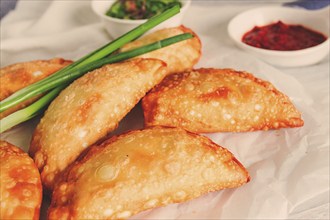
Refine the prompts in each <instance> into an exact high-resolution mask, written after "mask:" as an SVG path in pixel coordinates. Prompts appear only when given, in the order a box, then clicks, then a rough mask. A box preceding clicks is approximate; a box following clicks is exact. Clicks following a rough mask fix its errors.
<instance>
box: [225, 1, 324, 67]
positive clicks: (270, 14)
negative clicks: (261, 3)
mask: <svg viewBox="0 0 330 220" xmlns="http://www.w3.org/2000/svg"><path fill="white" fill-rule="evenodd" d="M279 20H281V21H282V22H284V23H286V24H300V25H303V26H304V27H307V28H310V29H312V30H314V31H317V32H320V33H322V34H324V35H325V36H326V37H328V39H327V40H326V41H325V42H323V43H321V44H319V45H316V46H314V47H310V48H306V49H301V50H295V51H276V50H267V49H261V48H257V47H253V46H250V45H247V44H245V43H243V42H242V37H243V35H244V34H245V33H246V32H248V31H250V30H251V29H252V28H253V27H255V26H264V25H267V24H271V23H274V22H277V21H279ZM228 33H229V36H230V37H231V38H232V40H233V41H234V42H235V43H236V45H237V46H238V47H240V48H241V49H243V50H245V51H247V52H249V53H251V54H253V55H255V56H257V57H258V58H260V59H262V60H264V61H266V62H268V63H270V64H273V65H276V66H282V67H297V66H307V65H312V64H315V63H318V62H320V61H321V60H322V59H324V58H325V57H326V56H327V55H328V53H329V7H327V8H325V9H322V10H317V11H308V10H305V9H300V8H288V7H281V6H278V7H277V6H273V7H261V8H256V9H252V10H248V11H245V12H243V13H241V14H239V15H237V16H236V17H234V18H233V19H232V20H231V21H230V22H229V25H228Z"/></svg>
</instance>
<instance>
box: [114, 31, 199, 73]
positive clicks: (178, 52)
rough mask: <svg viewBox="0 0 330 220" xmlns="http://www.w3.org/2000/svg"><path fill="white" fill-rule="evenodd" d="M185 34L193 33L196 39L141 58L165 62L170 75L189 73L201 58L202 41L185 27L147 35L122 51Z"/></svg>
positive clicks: (127, 45) (129, 44)
mask: <svg viewBox="0 0 330 220" xmlns="http://www.w3.org/2000/svg"><path fill="white" fill-rule="evenodd" d="M183 33H192V34H193V35H194V38H192V39H189V40H185V41H182V42H179V43H176V44H173V45H170V46H168V47H164V48H162V49H159V50H155V51H153V52H150V53H146V54H143V55H141V56H139V57H142V58H156V59H160V60H163V61H164V62H165V63H167V66H168V69H169V74H172V73H179V72H183V71H188V70H191V69H192V68H193V66H194V65H195V64H196V63H197V62H198V60H199V59H200V57H201V41H200V39H199V37H198V36H197V35H196V34H195V33H194V32H193V31H192V30H191V29H189V28H186V27H184V26H179V27H172V28H165V29H161V30H158V31H155V32H153V33H151V34H147V35H146V36H144V37H141V38H139V39H138V40H135V41H133V42H131V43H128V44H126V45H125V46H123V47H122V48H121V50H120V51H121V52H123V51H127V50H131V49H135V48H137V47H140V46H143V45H147V44H150V43H153V42H155V41H159V40H163V39H165V38H169V37H173V36H175V35H178V34H183Z"/></svg>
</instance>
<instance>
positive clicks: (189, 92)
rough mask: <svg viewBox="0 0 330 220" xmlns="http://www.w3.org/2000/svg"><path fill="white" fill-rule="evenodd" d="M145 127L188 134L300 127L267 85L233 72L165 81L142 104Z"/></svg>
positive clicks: (192, 74)
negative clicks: (160, 127) (177, 128)
mask: <svg viewBox="0 0 330 220" xmlns="http://www.w3.org/2000/svg"><path fill="white" fill-rule="evenodd" d="M142 107H143V110H144V118H145V125H146V126H154V125H165V126H177V127H182V128H185V129H187V130H189V131H192V132H243V131H255V130H268V129H279V128H286V127H299V126H303V124H304V122H303V120H302V119H301V114H300V113H299V111H298V110H297V109H296V108H295V106H294V105H293V104H292V103H291V102H290V100H289V98H288V97H287V96H286V95H284V94H283V93H281V92H280V91H278V90H277V89H276V88H275V87H274V86H273V85H272V84H271V83H269V82H266V81H263V80H261V79H258V78H256V77H254V76H253V75H252V74H249V73H247V72H239V71H235V70H232V69H197V70H193V71H191V72H186V73H181V74H173V75H170V76H168V77H166V78H165V79H164V80H163V81H162V82H161V83H160V84H159V85H158V86H156V87H155V88H154V89H153V90H152V91H151V92H150V93H149V94H148V95H147V96H146V97H145V98H144V99H143V101H142Z"/></svg>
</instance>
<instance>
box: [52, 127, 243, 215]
mask: <svg viewBox="0 0 330 220" xmlns="http://www.w3.org/2000/svg"><path fill="white" fill-rule="evenodd" d="M247 181H249V175H248V172H247V171H246V169H245V168H244V167H243V166H242V165H241V164H240V163H239V162H238V161H237V160H236V159H235V158H234V156H233V155H232V154H231V153H230V152H229V151H228V150H226V149H225V148H222V147H220V146H218V145H216V144H215V143H213V142H212V141H211V140H209V139H208V138H206V137H203V136H199V135H196V134H193V133H189V132H186V131H184V130H183V129H179V128H164V127H153V128H148V129H145V130H139V131H131V132H129V133H126V134H123V135H120V136H118V137H113V138H111V139H109V140H106V141H105V142H103V143H101V144H100V145H95V146H93V147H91V148H90V150H89V151H88V153H87V154H86V155H84V156H82V157H81V158H80V159H79V160H77V161H76V162H75V163H74V164H73V165H71V166H70V167H69V168H68V169H67V170H66V171H65V172H64V174H63V176H62V177H61V180H60V181H59V182H58V183H57V184H56V187H55V189H54V192H53V195H52V202H51V206H50V208H49V213H48V217H49V219H126V218H128V217H130V216H132V215H134V214H136V213H138V212H141V211H143V210H147V209H151V208H155V207H159V206H164V205H168V204H171V203H179V202H184V201H187V200H191V199H193V198H196V197H198V196H200V195H202V194H205V193H208V192H211V191H216V190H221V189H224V188H232V187H238V186H241V185H242V184H244V183H246V182H247Z"/></svg>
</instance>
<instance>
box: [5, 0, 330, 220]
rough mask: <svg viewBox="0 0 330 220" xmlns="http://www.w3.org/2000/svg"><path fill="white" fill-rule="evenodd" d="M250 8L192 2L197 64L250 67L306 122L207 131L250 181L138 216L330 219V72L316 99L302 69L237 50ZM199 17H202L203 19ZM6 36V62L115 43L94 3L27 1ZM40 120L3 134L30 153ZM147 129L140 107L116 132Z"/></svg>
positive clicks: (188, 21)
mask: <svg viewBox="0 0 330 220" xmlns="http://www.w3.org/2000/svg"><path fill="white" fill-rule="evenodd" d="M38 3H39V2H38ZM251 7H256V5H250V4H246V5H239V4H235V5H234V6H231V5H226V4H224V5H221V4H216V5H213V4H212V6H210V7H208V6H207V4H203V5H198V4H193V6H192V7H191V8H190V9H189V11H188V14H187V16H186V18H185V21H184V24H185V25H186V26H188V27H190V28H192V29H193V30H194V31H195V32H196V33H197V34H198V35H199V36H200V38H201V40H202V43H203V55H202V59H201V61H200V63H199V64H198V65H197V68H198V67H213V68H233V69H237V70H245V71H248V72H251V73H253V74H254V75H255V76H257V77H259V78H262V79H264V80H267V81H270V82H271V83H273V84H274V85H275V87H277V88H278V89H279V90H280V91H282V92H283V93H285V94H286V95H288V96H289V97H290V99H291V100H292V102H293V103H294V104H295V106H296V107H297V108H298V109H299V110H300V111H301V112H302V116H303V119H304V121H305V125H304V126H303V127H301V128H293V129H281V130H273V131H257V132H247V133H213V134H203V135H206V136H208V137H210V138H211V139H212V140H213V141H214V142H215V143H217V144H219V145H221V146H223V147H226V148H227V149H229V150H230V151H231V152H232V153H233V154H234V155H235V156H236V158H237V159H238V160H239V161H241V162H242V164H243V165H244V166H245V167H246V168H247V169H248V171H249V173H250V175H251V181H250V182H249V183H248V184H246V185H244V186H242V187H240V188H237V189H228V190H222V191H219V192H213V193H209V194H207V195H204V196H202V197H200V198H197V199H195V200H192V201H188V202H186V203H182V204H173V205H169V206H166V207H162V208H158V209H154V210H151V211H146V212H143V213H140V214H138V215H137V216H134V217H133V218H132V219H141V218H143V219H270V218H271V219H289V218H311V217H314V218H324V219H326V218H329V211H328V210H329V188H330V187H329V87H326V86H324V85H326V84H324V83H326V82H324V81H323V80H325V81H328V82H329V75H324V74H323V75H324V76H322V77H323V78H321V80H319V81H320V82H319V84H315V85H316V86H317V85H320V87H321V88H320V90H321V91H320V94H322V96H321V97H319V98H317V96H316V95H315V92H314V93H310V92H309V91H310V90H309V88H307V86H308V85H309V84H308V83H307V82H306V83H304V84H302V83H300V82H299V81H298V80H297V79H296V77H294V76H293V75H292V74H286V73H285V72H286V71H288V72H294V73H295V74H296V72H298V69H297V70H296V72H295V70H294V69H290V70H286V69H282V70H278V69H276V68H274V67H272V66H270V65H268V64H265V63H263V62H261V61H259V60H257V59H256V58H254V57H251V56H250V55H248V54H246V53H243V52H241V51H240V50H238V49H237V48H235V47H234V46H233V44H232V42H231V41H230V40H229V38H228V36H227V34H226V25H227V23H228V21H229V19H230V18H231V17H233V16H234V15H235V14H236V13H238V12H239V11H242V10H246V9H248V8H251ZM196 15H199V16H200V17H199V18H198V19H196ZM62 16H63V17H62ZM1 36H2V38H1V45H0V46H1V47H0V48H1V66H5V65H8V64H11V63H16V62H20V61H24V60H34V59H47V58H51V57H55V56H61V57H64V58H67V59H77V58H79V57H81V56H82V55H84V54H86V53H87V52H89V51H92V50H94V49H96V48H97V47H98V46H100V45H103V44H104V43H106V42H108V41H109V36H108V35H107V34H106V33H105V31H104V29H103V27H102V25H101V23H100V22H99V21H98V20H97V18H96V17H95V15H94V14H93V13H92V12H91V10H90V7H89V2H88V1H53V2H50V1H49V2H43V3H42V4H36V2H33V1H21V2H20V3H19V5H18V7H17V9H16V10H15V11H13V12H12V13H11V14H9V15H8V16H7V17H5V19H4V20H3V21H1ZM328 66H329V60H325V61H324V62H323V63H321V64H319V66H316V67H314V70H315V71H321V72H322V71H323V72H324V71H329V67H328ZM299 71H302V72H303V70H299ZM311 80H312V78H311ZM320 109H322V110H321V111H320ZM320 113H321V114H320ZM38 120H39V119H38V118H36V119H33V120H31V121H29V122H27V123H24V124H23V125H20V126H18V127H16V128H14V129H12V130H10V131H8V132H6V133H3V134H1V139H5V140H7V141H9V142H11V143H13V144H15V145H17V146H19V147H21V148H22V149H24V150H25V151H27V149H28V147H29V142H30V139H31V135H32V132H33V130H34V128H35V126H36V124H37V123H38ZM142 127H143V114H142V110H141V106H140V105H137V106H136V107H135V108H134V109H133V110H132V111H131V112H130V113H129V114H128V115H127V116H126V117H125V118H124V120H123V121H122V122H121V124H120V126H119V128H118V129H117V130H116V131H115V132H113V134H120V133H122V132H124V131H126V130H130V129H137V128H142ZM48 203H49V201H48V200H47V199H45V201H44V203H43V208H42V215H41V219H45V218H46V217H45V216H46V215H45V213H46V210H47V206H48ZM311 212H312V213H314V215H310V213H311ZM315 213H318V215H317V216H316V215H315Z"/></svg>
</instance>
